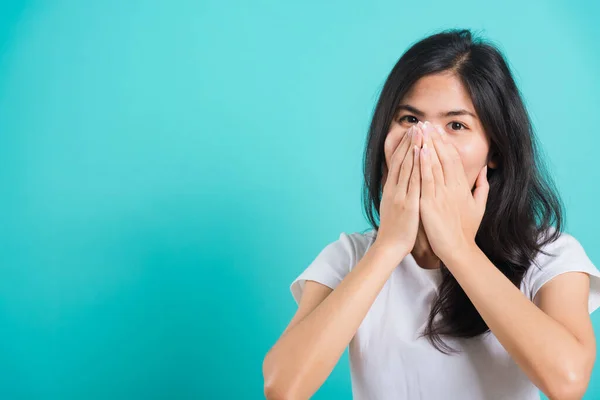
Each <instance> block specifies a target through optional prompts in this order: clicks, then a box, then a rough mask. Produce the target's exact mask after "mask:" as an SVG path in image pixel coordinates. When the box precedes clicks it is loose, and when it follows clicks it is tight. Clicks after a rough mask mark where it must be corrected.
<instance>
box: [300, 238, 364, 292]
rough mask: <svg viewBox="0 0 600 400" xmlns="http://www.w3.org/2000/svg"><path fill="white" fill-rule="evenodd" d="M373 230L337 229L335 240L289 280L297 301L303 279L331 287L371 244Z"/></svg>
mask: <svg viewBox="0 0 600 400" xmlns="http://www.w3.org/2000/svg"><path fill="white" fill-rule="evenodd" d="M374 233H375V232H374V230H372V231H366V232H352V233H348V232H341V233H340V234H339V235H338V238H337V239H336V240H333V241H330V242H329V243H327V244H326V245H325V246H324V247H323V248H322V249H321V251H320V252H319V253H318V254H317V255H316V257H314V258H313V260H312V261H311V262H310V263H309V264H308V266H307V267H306V268H305V269H304V270H303V271H302V273H301V274H300V275H299V276H297V277H296V278H295V279H294V280H293V282H292V284H291V286H290V289H291V291H292V294H293V296H294V298H295V299H296V301H297V302H299V301H300V297H301V296H302V292H303V290H304V283H305V282H306V281H307V280H312V281H316V282H319V283H321V284H323V285H325V286H328V287H330V288H331V289H335V287H336V286H337V285H338V284H339V283H340V282H341V281H342V279H344V277H345V276H346V275H347V274H348V273H349V272H350V270H352V268H353V267H354V266H355V265H356V263H357V262H358V260H360V259H361V258H362V256H363V255H364V253H365V252H366V251H367V249H368V248H369V246H370V245H371V244H372V243H373V240H374V237H375V234H374Z"/></svg>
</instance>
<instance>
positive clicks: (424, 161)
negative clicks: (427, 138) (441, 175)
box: [419, 143, 435, 198]
mask: <svg viewBox="0 0 600 400" xmlns="http://www.w3.org/2000/svg"><path fill="white" fill-rule="evenodd" d="M419 158H420V159H421V197H424V198H433V197H435V182H434V181H433V171H432V170H431V151H430V150H429V146H428V145H427V143H423V147H422V148H421V154H419Z"/></svg>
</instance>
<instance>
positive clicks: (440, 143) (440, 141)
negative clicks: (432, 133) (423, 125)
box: [434, 125, 466, 185]
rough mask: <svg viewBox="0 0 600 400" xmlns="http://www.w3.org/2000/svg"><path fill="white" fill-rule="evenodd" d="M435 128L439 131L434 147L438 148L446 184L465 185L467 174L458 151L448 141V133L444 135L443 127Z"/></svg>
mask: <svg viewBox="0 0 600 400" xmlns="http://www.w3.org/2000/svg"><path fill="white" fill-rule="evenodd" d="M435 128H436V131H437V140H434V146H436V151H437V155H438V157H439V160H440V164H441V166H442V172H443V175H444V179H445V180H446V184H448V183H450V182H454V183H455V184H457V185H463V184H465V181H466V177H465V172H464V168H463V165H462V160H461V158H460V154H458V150H456V147H455V146H454V145H453V144H452V143H450V142H449V141H448V140H447V138H446V137H445V135H446V133H442V132H443V129H442V127H441V126H439V125H437V126H436V127H435ZM442 136H443V137H442Z"/></svg>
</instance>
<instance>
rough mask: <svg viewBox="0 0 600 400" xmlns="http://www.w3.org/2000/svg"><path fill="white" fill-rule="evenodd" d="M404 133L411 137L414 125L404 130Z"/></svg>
mask: <svg viewBox="0 0 600 400" xmlns="http://www.w3.org/2000/svg"><path fill="white" fill-rule="evenodd" d="M406 134H407V135H408V137H409V138H410V137H413V135H414V134H415V130H414V127H412V126H411V127H410V128H408V131H407V132H406Z"/></svg>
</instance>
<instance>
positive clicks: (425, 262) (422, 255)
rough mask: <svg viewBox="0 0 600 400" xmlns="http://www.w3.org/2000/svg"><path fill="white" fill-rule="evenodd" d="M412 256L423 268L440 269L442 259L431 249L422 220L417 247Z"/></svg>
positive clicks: (416, 242) (414, 248)
mask: <svg viewBox="0 0 600 400" xmlns="http://www.w3.org/2000/svg"><path fill="white" fill-rule="evenodd" d="M411 254H412V256H413V258H414V259H415V261H416V262H417V264H419V266H420V267H421V268H425V269H436V268H439V267H440V259H439V257H438V256H436V255H435V253H434V252H433V250H432V249H431V246H430V245H429V240H428V239H427V235H426V234H425V229H424V228H423V224H422V222H421V221H420V220H419V231H418V232H417V239H416V241H415V247H413V249H412V251H411Z"/></svg>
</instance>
